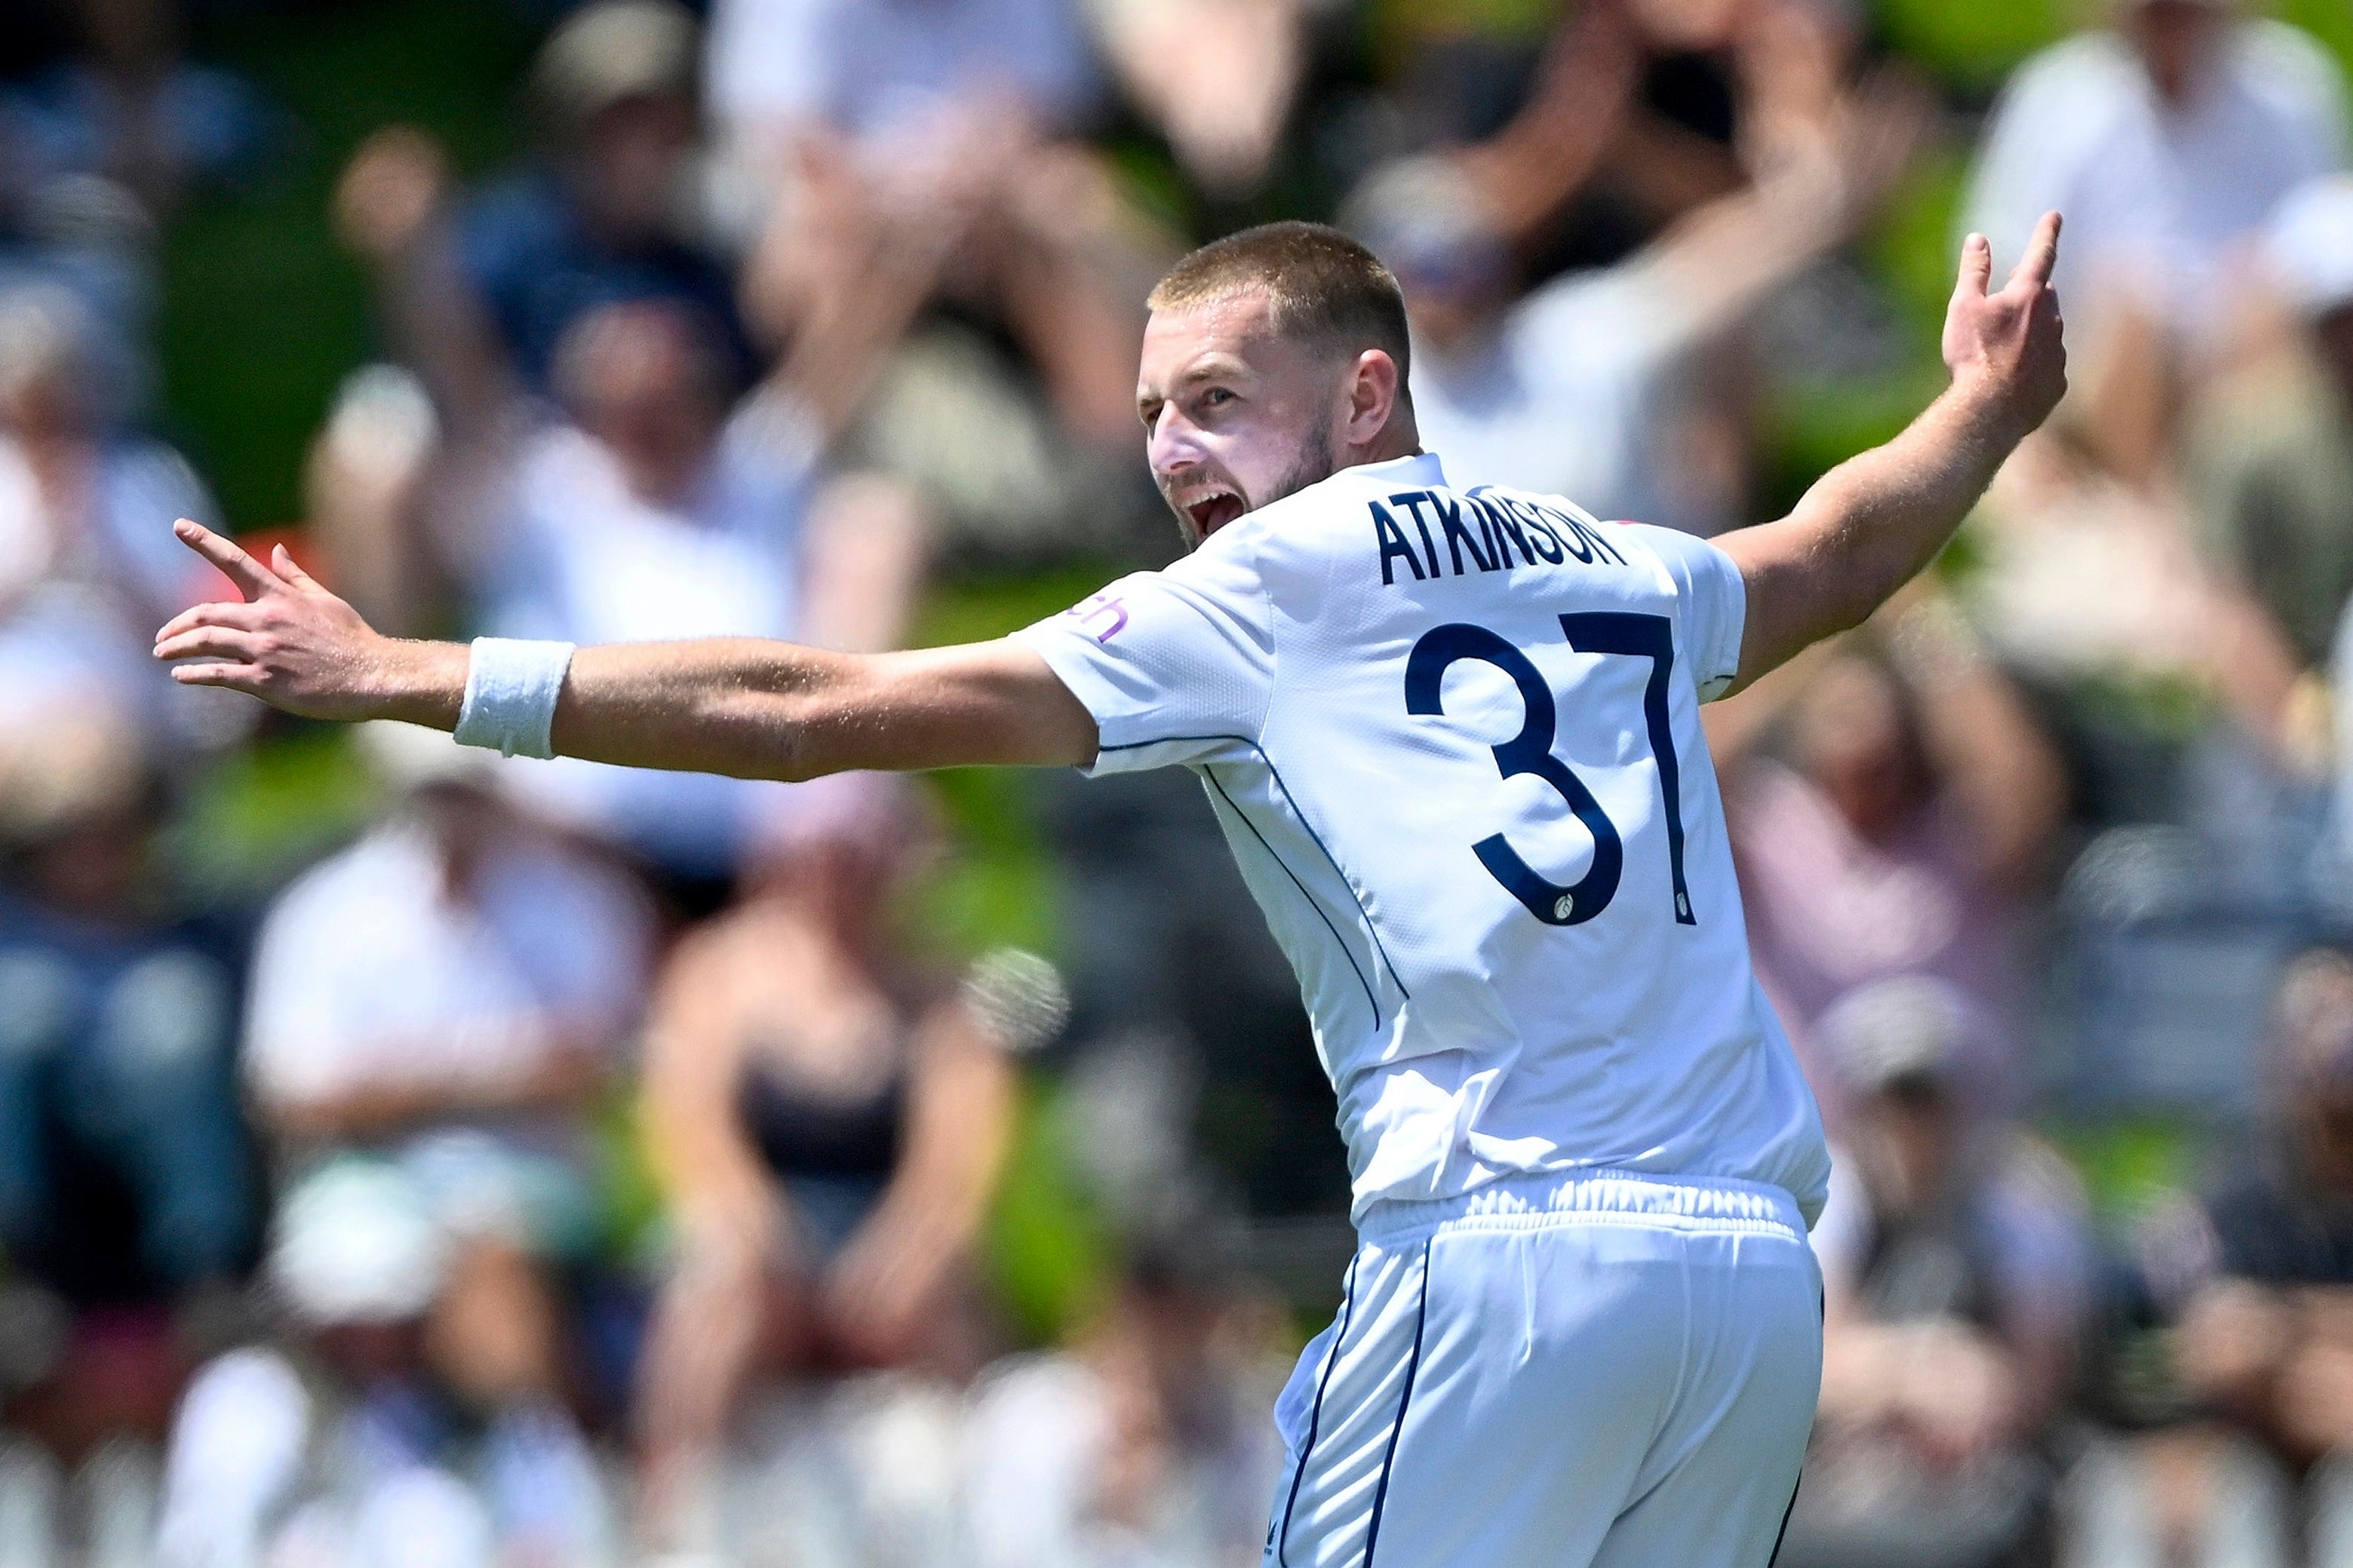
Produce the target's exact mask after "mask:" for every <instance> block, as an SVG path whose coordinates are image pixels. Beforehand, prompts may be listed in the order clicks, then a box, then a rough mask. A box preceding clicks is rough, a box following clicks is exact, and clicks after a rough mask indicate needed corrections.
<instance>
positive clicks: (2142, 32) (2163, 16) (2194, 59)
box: [2121, 0, 2229, 104]
mask: <svg viewBox="0 0 2353 1568" xmlns="http://www.w3.org/2000/svg"><path fill="white" fill-rule="evenodd" d="M2228 22H2229V17H2228V16H2227V15H2226V14H2225V11H2224V8H2223V7H2221V6H2220V5H2211V4H2201V3H2200V0H2137V3H2133V0H2128V3H2127V4H2126V6H2125V14H2124V16H2123V17H2122V18H2121V26H2122V31H2123V33H2124V35H2125V37H2126V39H2128V40H2129V41H2130V42H2131V44H2132V47H2133V49H2134V52H2135V53H2137V54H2138V55H2139V56H2140V59H2141V66H2142V68H2143V69H2145V70H2147V72H2148V79H2149V80H2150V81H2151V82H2153V83H2155V84H2156V86H2157V90H2158V94H2159V95H2160V96H2162V97H2163V98H2164V99H2165V100H2166V101H2167V102H2168V103H2173V104H2182V103H2186V102H2188V101H2189V99H2190V98H2191V97H2192V96H2194V95H2195V94H2196V92H2197V90H2198V86H2199V83H2200V82H2201V81H2202V80H2203V79H2205V72H2206V64H2207V62H2208V61H2209V60H2210V59H2211V58H2213V56H2214V51H2215V49H2216V48H2217V47H2219V46H2220V44H2221V35H2222V29H2223V28H2224V26H2227V25H2228Z"/></svg>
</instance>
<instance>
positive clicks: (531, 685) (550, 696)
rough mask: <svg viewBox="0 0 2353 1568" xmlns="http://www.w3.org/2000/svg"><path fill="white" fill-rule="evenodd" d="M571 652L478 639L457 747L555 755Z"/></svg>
mask: <svg viewBox="0 0 2353 1568" xmlns="http://www.w3.org/2000/svg"><path fill="white" fill-rule="evenodd" d="M572 647H573V645H572V644H570V643H568V642H525V641H522V640H520V639H518V638H514V637H476V638H475V639H474V646H473V656H472V658H471V659H470V661H469V663H468V664H467V667H466V697H465V700H464V701H462V702H460V703H459V705H458V731H457V736H458V743H459V745H461V746H488V747H491V748H492V749H494V750H496V751H497V752H499V753H500V754H501V756H508V757H512V756H518V755H520V756H525V757H552V756H554V755H555V742H554V731H555V699H556V697H557V695H558V694H560V693H561V692H562V691H563V689H564V675H565V671H566V670H568V669H570V668H572Z"/></svg>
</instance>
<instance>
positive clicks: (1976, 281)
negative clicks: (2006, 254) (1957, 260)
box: [1954, 234, 1993, 294]
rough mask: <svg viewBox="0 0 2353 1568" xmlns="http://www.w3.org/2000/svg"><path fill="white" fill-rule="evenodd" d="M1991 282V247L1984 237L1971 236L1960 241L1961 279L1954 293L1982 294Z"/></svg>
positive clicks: (1979, 235)
mask: <svg viewBox="0 0 2353 1568" xmlns="http://www.w3.org/2000/svg"><path fill="white" fill-rule="evenodd" d="M1992 280H1993V247H1992V246H1990V245H1989V244H1987V243H1986V237H1985V236H1984V235H1981V234H1973V235H1971V236H1969V237H1968V238H1967V239H1965V240H1963V241H1961V277H1960V281H1959V282H1958V283H1957V284H1956V285H1955V286H1954V292H1955V293H1957V294H1983V293H1984V292H1985V291H1986V285H1987V284H1988V283H1989V282H1991V281H1992Z"/></svg>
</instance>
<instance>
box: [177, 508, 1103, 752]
mask: <svg viewBox="0 0 2353 1568" xmlns="http://www.w3.org/2000/svg"><path fill="white" fill-rule="evenodd" d="M177 531H178V533H179V535H180V537H181V539H183V540H184V541H185V542H187V544H188V545H189V546H190V548H192V549H194V550H195V552H197V553H198V554H200V555H202V556H204V557H205V559H206V560H207V561H209V562H211V563H213V564H214V565H216V566H217V567H219V568H220V569H221V571H223V572H224V573H226V574H227V575H228V577H229V580H230V581H231V582H233V583H235V584H237V590H238V592H240V593H242V594H243V595H245V600H244V602H243V603H241V604H216V605H197V606H196V607H195V608H194V609H192V610H189V611H187V612H186V613H185V614H184V615H181V616H178V617H176V618H175V619H174V620H173V621H172V622H171V623H170V624H169V625H168V626H164V629H163V630H162V631H160V632H158V633H157V634H156V637H155V654H156V657H157V658H169V659H192V660H200V661H202V662H196V663H189V664H183V665H181V666H179V667H178V668H175V669H174V670H173V671H172V674H173V677H174V679H177V680H178V681H180V682H181V684H183V685H186V686H223V687H227V688H228V689H230V690H232V691H244V692H248V693H250V694H251V695H253V696H255V697H259V698H260V699H261V700H264V701H266V702H269V703H270V704H272V705H273V706H275V707H279V708H282V709H284V710H287V711H288V712H290V713H299V714H301V715H303V716H304V717H306V718H313V719H344V720H361V719H398V720H403V721H406V722H408V723H411V724H424V725H428V726H430V727H432V728H434V729H437V730H449V729H454V728H456V726H457V722H458V710H459V704H460V702H461V701H462V700H464V697H465V690H466V672H467V660H468V651H467V648H466V647H465V645H463V644H461V643H436V642H411V641H408V640H406V639H403V638H399V637H385V636H383V635H381V634H380V633H378V632H376V631H375V630H374V629H373V628H371V627H370V626H368V624H367V623H366V622H365V621H364V620H362V619H361V618H360V616H359V614H358V612H356V611H354V610H353V608H352V607H351V606H350V605H346V604H345V603H343V601H342V600H341V599H338V598H336V597H335V596H334V595H332V594H330V593H329V592H327V590H326V589H324V588H322V587H321V586H320V585H319V584H317V583H316V582H314V581H312V580H311V577H310V576H309V575H307V574H305V573H304V572H303V571H302V569H301V567H299V566H297V565H296V564H295V563H294V561H293V558H292V557H291V556H290V555H288V554H287V553H286V552H285V551H284V550H283V548H281V549H280V551H279V552H278V553H277V555H276V556H275V557H274V558H273V560H272V561H271V563H270V564H269V565H267V566H265V565H263V564H262V563H260V562H259V561H256V560H254V559H253V558H252V557H251V556H249V555H248V554H247V553H246V552H244V551H242V550H240V549H238V548H237V546H236V545H235V544H234V543H232V542H230V541H228V540H227V539H224V538H222V537H221V536H220V535H218V534H216V533H214V532H213V531H210V530H209V529H206V528H203V527H200V526H199V525H197V524H195V523H193V522H188V521H182V522H181V523H179V524H178V525H177ZM554 739H555V748H556V750H557V751H558V752H562V753H563V754H564V755H565V756H571V757H585V758H586V759H588V760H590V761H592V762H599V763H622V764H624V765H627V766H629V767H641V768H669V769H673V770H680V771H686V772H694V773H732V774H734V775H735V776H737V777H740V778H771V779H805V778H814V777H816V776H817V775H818V774H820V773H842V772H847V771H849V770H851V769H859V768H896V769H914V768H939V767H955V766H959V765H963V764H967V763H1017V764H1018V763H1028V764H1033V765H1038V766H1049V765H1052V764H1057V763H1088V762H1092V760H1093V758H1094V754H1095V744H1096V734H1095V721H1094V719H1093V717H1092V715H1091V714H1089V713H1088V711H1087V710H1086V709H1085V708H1084V707H1083V706H1082V704H1081V703H1080V701H1079V700H1078V699H1077V698H1075V697H1073V696H1071V692H1070V689H1068V688H1067V687H1065V686H1064V685H1063V684H1062V683H1061V681H1060V679H1058V678H1057V677H1056V676H1055V675H1054V673H1053V671H1052V670H1051V669H1050V668H1048V667H1047V664H1046V661H1045V660H1044V659H1042V658H1039V656H1038V655H1037V654H1036V653H1034V652H1032V651H1031V650H1030V649H1029V648H1028V647H1023V646H1022V645H1021V644H1019V643H1018V642H1013V641H1010V640H999V641H997V642H986V643H968V644H965V645H964V646H962V647H943V648H926V649H923V650H921V651H917V652H913V653H885V654H845V653H828V652H825V651H823V650H821V649H818V648H807V647H797V646H795V645H793V644H791V643H781V642H767V641H763V640H760V639H758V638H752V637H711V638H705V639H698V640H695V641H691V642H667V643H622V644H616V645H613V646H610V647H584V648H582V649H580V650H579V652H578V653H576V654H575V655H574V656H573V659H572V668H571V672H570V674H569V675H568V676H567V677H566V678H565V682H564V690H563V695H562V698H561V700H559V702H558V704H557V706H556V710H555V731H554Z"/></svg>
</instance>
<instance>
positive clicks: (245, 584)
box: [172, 517, 285, 601]
mask: <svg viewBox="0 0 2353 1568" xmlns="http://www.w3.org/2000/svg"><path fill="white" fill-rule="evenodd" d="M172 531H173V532H174V533H176V534H178V535H179V536H180V542H181V543H183V544H185V545H186V546H187V547H188V548H189V549H191V550H193V551H195V552H196V553H197V554H199V555H201V556H203V557H204V558H205V559H206V560H207V561H209V562H211V563H213V564H214V565H216V566H217V567H219V568H220V569H221V574H222V575H224V576H226V577H227V579H228V580H229V581H230V582H232V583H234V584H237V592H238V593H240V594H243V595H245V596H246V598H247V599H248V601H250V600H254V599H258V598H259V597H261V595H264V594H267V593H269V591H270V590H271V589H273V588H281V587H284V586H285V584H282V583H280V581H279V580H278V579H277V578H276V577H273V576H271V575H270V573H269V568H268V567H266V566H264V565H263V564H262V563H260V562H259V561H256V560H255V559H254V558H253V557H252V556H250V555H248V554H247V553H246V552H244V551H242V550H239V549H238V548H237V546H236V545H235V544H234V543H232V542H230V541H228V540H226V539H223V538H222V537H221V536H220V535H219V534H217V533H215V532H214V531H212V530H211V529H209V528H206V527H205V526H204V525H203V524H202V523H198V522H191V521H188V520H187V519H186V518H185V517H184V518H182V519H180V521H177V522H175V523H174V524H173V525H172Z"/></svg>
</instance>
